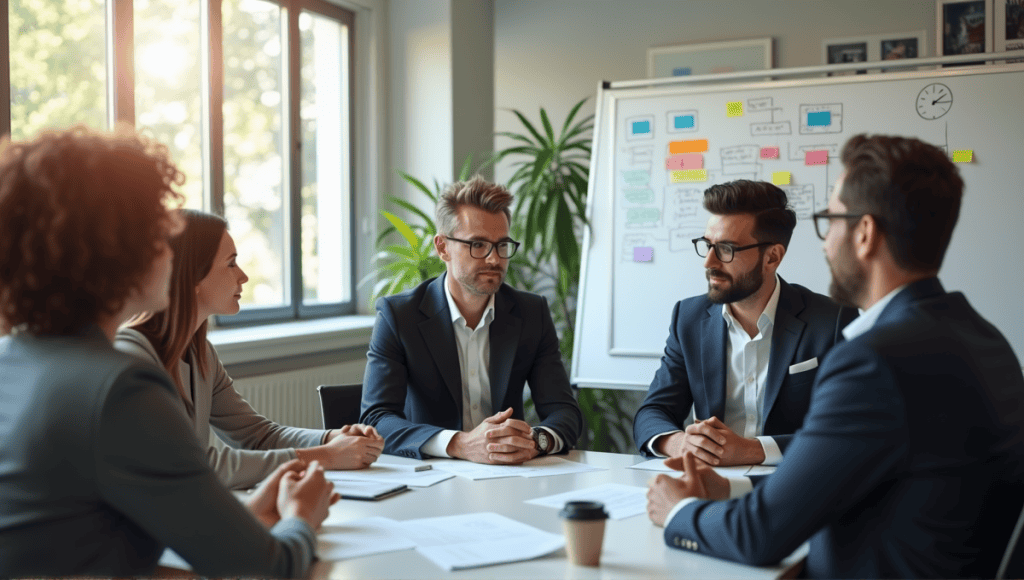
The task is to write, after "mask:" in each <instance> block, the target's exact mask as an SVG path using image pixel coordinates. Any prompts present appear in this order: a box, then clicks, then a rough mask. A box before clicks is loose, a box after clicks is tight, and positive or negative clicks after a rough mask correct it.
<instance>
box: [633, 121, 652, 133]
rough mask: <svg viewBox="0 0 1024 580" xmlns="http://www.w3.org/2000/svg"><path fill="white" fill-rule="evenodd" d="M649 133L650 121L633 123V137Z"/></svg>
mask: <svg viewBox="0 0 1024 580" xmlns="http://www.w3.org/2000/svg"><path fill="white" fill-rule="evenodd" d="M650 132H651V122H650V121H633V134H634V135H642V134H644V133H650Z"/></svg>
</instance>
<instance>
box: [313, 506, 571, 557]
mask: <svg viewBox="0 0 1024 580" xmlns="http://www.w3.org/2000/svg"><path fill="white" fill-rule="evenodd" d="M564 545H565V541H564V539H563V538H562V536H560V535H558V534H551V533H548V532H545V531H542V530H538V529H537V528H534V527H532V526H528V525H526V524H523V523H520V522H517V521H515V520H512V519H509V518H507V517H505V516H502V515H498V514H495V513H489V512H485V513H477V514H466V515H460V516H444V517H437V518H422V519H418V520H407V521H404V522H399V521H395V520H392V519H388V518H362V519H358V520H352V521H349V522H345V523H344V524H341V525H335V526H325V527H324V529H323V531H322V533H321V534H320V537H319V547H318V549H317V552H318V553H319V556H320V558H321V559H323V560H341V559H345V558H356V557H360V556H369V555H372V554H381V553H385V552H394V551H398V550H408V549H413V548H415V549H416V551H417V552H419V553H420V554H423V556H424V557H426V558H427V559H429V560H430V561H431V562H433V563H435V564H437V565H438V566H439V567H441V568H443V569H445V570H449V571H451V570H464V569H467V568H478V567H481V566H491V565H494V564H507V563H510V562H521V561H523V560H531V559H533V558H539V557H541V556H544V555H546V554H550V553H551V552H554V551H556V550H558V549H560V548H562V547H563V546H564Z"/></svg>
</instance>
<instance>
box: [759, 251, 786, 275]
mask: <svg viewBox="0 0 1024 580" xmlns="http://www.w3.org/2000/svg"><path fill="white" fill-rule="evenodd" d="M765 254H766V256H765V261H764V264H765V266H767V267H768V271H769V272H772V273H774V272H775V271H776V270H778V269H779V265H780V264H782V259H783V258H785V257H786V248H785V246H783V245H782V244H772V245H770V246H768V249H766V250H765Z"/></svg>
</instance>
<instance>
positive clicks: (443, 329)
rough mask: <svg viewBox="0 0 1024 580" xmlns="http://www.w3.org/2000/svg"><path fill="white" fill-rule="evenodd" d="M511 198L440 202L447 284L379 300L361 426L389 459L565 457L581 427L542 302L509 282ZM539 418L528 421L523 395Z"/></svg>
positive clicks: (481, 185)
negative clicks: (526, 392) (526, 391)
mask: <svg viewBox="0 0 1024 580" xmlns="http://www.w3.org/2000/svg"><path fill="white" fill-rule="evenodd" d="M511 203H512V194H511V193H509V191H508V190H507V189H505V188H504V187H503V186H500V185H496V184H492V183H488V182H486V181H484V180H483V179H481V178H480V177H475V178H473V179H471V180H469V181H466V182H456V183H453V184H452V185H450V186H449V187H448V188H447V189H445V191H444V192H442V194H441V195H440V197H439V199H438V203H437V210H436V218H437V230H438V234H437V235H436V236H435V237H434V247H435V249H436V250H437V253H438V255H439V256H440V257H441V259H442V260H444V262H445V265H446V268H447V271H446V273H445V274H443V275H441V276H439V277H437V278H434V279H432V280H428V281H426V282H424V283H422V284H420V285H419V286H417V287H416V288H413V289H412V290H409V291H406V292H403V293H401V294H397V295H395V296H390V297H386V298H381V299H379V300H378V301H377V305H376V308H377V320H376V322H375V323H374V328H373V337H372V338H371V340H370V349H369V352H368V353H367V359H368V361H367V365H366V374H365V377H364V380H363V401H362V415H361V417H360V422H363V423H366V424H368V425H373V426H374V427H375V428H376V429H377V431H378V432H379V433H380V434H381V435H383V436H384V438H385V447H384V453H390V454H396V455H403V456H407V457H416V458H423V457H424V456H429V457H455V458H459V459H468V460H470V461H475V462H477V463H492V464H519V463H522V462H524V461H527V460H529V459H532V458H534V457H536V456H537V455H543V454H547V453H557V452H560V451H568V450H569V448H570V447H571V446H572V445H573V444H574V443H575V442H576V440H577V439H578V438H579V435H580V431H581V429H582V427H583V415H582V413H581V412H580V409H579V406H578V405H577V403H576V399H575V397H574V396H573V393H572V389H571V388H570V386H569V379H568V376H567V375H566V373H565V367H564V366H563V365H562V356H561V353H560V352H559V350H558V337H557V335H556V334H555V327H554V323H553V322H552V320H551V312H550V310H549V309H548V304H547V301H546V300H545V299H544V298H543V297H541V296H537V295H535V294H530V293H527V292H521V291H518V290H515V289H513V288H511V287H509V286H507V285H505V284H503V280H504V278H505V272H506V270H507V269H508V262H509V258H511V257H512V256H513V254H515V252H516V250H517V249H518V248H519V243H518V242H516V241H514V240H512V238H510V237H509V222H510V220H511V211H510V210H509V207H510V205H511ZM526 382H529V385H530V392H531V395H532V397H533V402H534V404H535V406H536V409H537V414H538V415H539V416H540V418H541V423H540V425H538V426H534V427H531V426H530V425H528V424H527V423H526V422H525V421H523V417H524V415H523V387H524V384H525V383H526Z"/></svg>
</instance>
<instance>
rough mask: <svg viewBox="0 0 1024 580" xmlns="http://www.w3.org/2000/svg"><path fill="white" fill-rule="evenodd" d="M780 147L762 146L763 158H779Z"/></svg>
mask: <svg viewBox="0 0 1024 580" xmlns="http://www.w3.org/2000/svg"><path fill="white" fill-rule="evenodd" d="M778 158H779V148H778V147H762V148H761V159H778Z"/></svg>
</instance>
